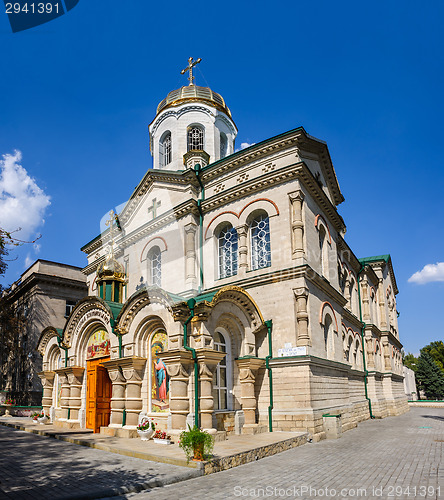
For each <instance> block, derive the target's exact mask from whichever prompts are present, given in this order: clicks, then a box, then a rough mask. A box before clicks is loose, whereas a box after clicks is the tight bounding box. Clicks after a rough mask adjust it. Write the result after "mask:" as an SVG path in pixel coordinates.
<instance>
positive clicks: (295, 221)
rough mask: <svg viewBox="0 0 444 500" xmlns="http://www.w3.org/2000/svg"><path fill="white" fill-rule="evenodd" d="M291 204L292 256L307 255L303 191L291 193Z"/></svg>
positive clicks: (296, 257)
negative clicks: (305, 248)
mask: <svg viewBox="0 0 444 500" xmlns="http://www.w3.org/2000/svg"><path fill="white" fill-rule="evenodd" d="M288 197H289V198H290V205H291V233H292V258H293V259H298V258H300V257H305V252H304V221H303V219H302V203H303V201H304V198H305V195H304V193H303V192H302V191H294V192H293V193H289V194H288Z"/></svg>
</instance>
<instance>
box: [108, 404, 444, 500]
mask: <svg viewBox="0 0 444 500" xmlns="http://www.w3.org/2000/svg"><path fill="white" fill-rule="evenodd" d="M252 439H254V438H252ZM443 442H444V410H443V409H435V408H412V409H411V411H410V412H409V413H407V414H405V415H401V416H400V417H389V418H385V419H383V420H373V421H366V422H362V423H361V424H359V426H358V428H356V429H352V430H350V431H348V432H346V433H345V434H343V436H342V437H341V438H340V439H338V440H329V441H321V442H319V443H313V444H306V445H305V446H301V447H299V448H294V449H292V450H289V451H285V452H283V453H280V454H278V455H274V456H272V457H267V458H264V459H262V460H259V461H258V462H253V463H250V464H246V465H243V466H241V467H237V468H235V469H231V470H228V471H223V472H219V473H217V474H211V475H208V476H203V477H199V478H196V479H191V480H189V481H186V482H183V483H180V484H175V485H171V486H166V487H164V488H156V489H154V490H151V491H150V492H141V493H138V494H134V495H127V496H126V497H121V498H130V499H131V500H151V499H153V500H154V499H155V500H163V499H168V500H174V499H180V500H187V499H193V500H200V499H211V500H216V499H228V498H230V499H231V498H240V499H242V498H243V499H246V498H304V499H314V498H315V499H318V498H336V499H342V498H344V499H354V498H360V499H366V500H368V499H372V500H373V499H376V500H380V499H390V500H394V499H402V500H407V499H414V498H425V499H428V500H430V499H435V500H437V499H444V464H443ZM310 488H311V490H310ZM114 500H116V499H114Z"/></svg>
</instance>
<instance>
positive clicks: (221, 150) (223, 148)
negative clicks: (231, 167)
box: [220, 134, 227, 159]
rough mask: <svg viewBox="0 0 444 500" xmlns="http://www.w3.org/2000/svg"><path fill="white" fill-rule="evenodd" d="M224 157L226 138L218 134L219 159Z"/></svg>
mask: <svg viewBox="0 0 444 500" xmlns="http://www.w3.org/2000/svg"><path fill="white" fill-rule="evenodd" d="M225 156H227V136H226V135H225V134H220V157H221V159H222V158H225Z"/></svg>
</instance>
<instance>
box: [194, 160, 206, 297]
mask: <svg viewBox="0 0 444 500" xmlns="http://www.w3.org/2000/svg"><path fill="white" fill-rule="evenodd" d="M201 170H202V167H201V166H200V163H197V164H196V165H194V173H195V174H196V177H197V180H198V182H199V184H200V198H199V199H198V200H197V209H198V210H199V290H198V291H199V293H200V292H201V291H202V289H203V212H202V202H203V201H204V200H205V187H204V185H203V183H202V180H201V178H200V173H201Z"/></svg>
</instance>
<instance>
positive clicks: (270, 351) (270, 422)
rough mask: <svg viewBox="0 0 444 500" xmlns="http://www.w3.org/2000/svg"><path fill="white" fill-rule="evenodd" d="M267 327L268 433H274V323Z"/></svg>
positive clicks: (266, 322) (267, 322) (269, 321)
mask: <svg viewBox="0 0 444 500" xmlns="http://www.w3.org/2000/svg"><path fill="white" fill-rule="evenodd" d="M265 326H266V327H267V335H268V356H267V357H266V358H265V366H266V368H267V370H268V385H269V387H270V405H269V407H268V431H269V432H273V417H272V413H271V412H272V410H273V374H272V371H271V366H270V359H271V358H272V357H273V346H272V342H271V332H272V331H273V322H272V320H271V319H270V320H268V321H265Z"/></svg>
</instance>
